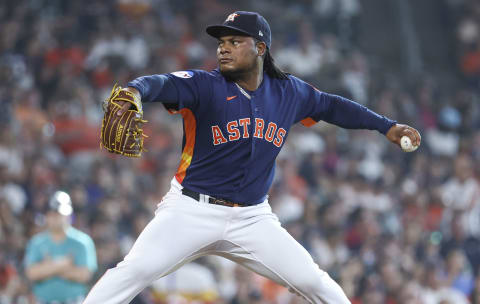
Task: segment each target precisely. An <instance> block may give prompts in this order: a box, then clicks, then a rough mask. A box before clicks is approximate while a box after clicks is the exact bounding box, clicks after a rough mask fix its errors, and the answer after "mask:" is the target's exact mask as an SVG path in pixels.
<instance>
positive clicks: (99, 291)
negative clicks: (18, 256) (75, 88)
mask: <svg viewBox="0 0 480 304" xmlns="http://www.w3.org/2000/svg"><path fill="white" fill-rule="evenodd" d="M206 31H207V33H208V34H209V35H211V36H213V37H215V38H216V39H217V40H218V47H217V58H218V68H217V69H215V70H213V71H210V72H208V71H202V70H188V71H178V72H173V73H170V74H160V75H152V76H144V77H140V78H137V79H135V80H133V81H131V82H129V83H128V85H127V88H124V89H122V88H117V89H116V90H117V91H116V93H115V94H116V95H115V94H113V95H112V97H111V98H110V103H114V104H115V106H114V107H115V109H116V111H114V112H111V113H109V115H108V117H107V118H106V120H104V125H105V126H104V127H105V128H110V129H108V130H112V128H113V130H117V131H113V132H111V131H110V133H111V134H116V137H118V138H113V139H111V140H110V139H109V135H108V134H110V133H108V134H107V133H105V134H106V136H104V138H102V140H103V141H104V142H103V145H104V146H106V147H107V148H108V146H109V145H111V149H112V150H113V152H114V153H120V154H122V152H121V151H122V147H123V146H125V145H127V146H129V147H130V146H131V147H136V146H138V149H137V151H141V149H142V143H143V139H142V136H141V134H140V131H139V130H140V129H139V128H138V126H136V127H131V128H129V129H131V130H133V131H126V134H130V135H129V136H130V138H132V137H131V136H133V137H135V136H136V137H135V138H136V141H132V143H131V144H124V142H127V140H123V139H122V136H123V135H122V134H123V133H122V132H124V129H125V127H124V126H123V125H120V127H121V128H120V129H115V127H112V126H110V125H111V122H114V121H126V118H123V117H127V116H126V113H128V111H134V112H135V115H137V118H136V121H138V122H144V121H143V120H142V118H141V115H138V114H139V113H140V114H141V102H162V103H163V105H164V106H165V107H166V108H167V110H168V111H169V112H170V113H179V114H181V115H182V117H183V132H184V135H183V145H182V146H183V152H182V156H181V160H180V164H179V166H178V170H177V172H176V174H175V177H174V178H173V179H172V182H171V188H170V191H169V192H168V193H167V194H166V195H165V196H164V198H163V199H162V201H161V202H160V203H159V204H158V209H157V211H156V215H155V217H154V218H153V219H152V221H151V222H150V223H149V224H148V225H147V226H146V227H145V229H144V230H143V232H142V233H141V234H140V236H139V237H138V239H137V240H136V242H135V244H134V245H133V247H132V249H131V250H130V252H129V253H128V254H127V255H126V256H125V258H124V260H123V261H121V262H120V263H119V264H118V265H117V266H116V267H115V268H113V269H109V270H108V271H107V272H106V273H105V274H104V276H103V277H102V278H101V279H100V280H99V281H98V283H97V284H96V285H95V286H94V287H93V288H92V290H91V291H90V293H89V295H88V296H87V298H86V300H85V302H84V303H88V304H97V303H107V304H108V303H128V302H129V301H130V300H131V299H132V298H133V297H134V296H135V295H136V294H137V293H139V292H140V291H141V290H142V289H143V288H145V287H146V286H148V285H149V284H150V283H151V282H152V281H154V280H156V279H158V278H160V277H162V276H165V275H167V274H169V273H171V272H173V271H175V270H176V269H178V268H179V267H181V266H182V265H183V264H185V263H188V262H190V261H192V260H194V259H196V258H198V257H200V256H203V255H209V254H213V255H218V256H222V257H225V258H227V259H230V260H232V261H235V262H237V263H239V264H241V265H243V266H245V267H247V268H249V269H251V270H252V271H255V272H256V273H258V274H260V275H263V276H265V277H268V278H270V279H272V280H274V281H275V282H277V283H279V284H281V285H283V286H286V287H288V288H289V289H290V290H291V291H292V292H295V293H297V294H299V295H300V296H302V297H304V298H305V299H307V300H308V301H309V302H311V303H328V304H344V303H350V301H349V300H348V299H347V297H346V296H345V294H344V292H343V291H342V289H341V288H340V286H339V285H338V284H337V283H336V282H335V281H334V280H333V279H331V278H330V276H329V275H328V274H327V273H326V272H324V271H323V270H321V269H319V267H318V266H317V265H316V264H315V263H314V261H313V260H312V257H311V256H310V254H309V253H308V252H307V251H306V250H305V249H304V248H303V247H302V246H301V245H300V244H299V243H298V242H297V241H296V240H295V239H294V238H293V237H292V236H290V235H289V234H288V232H287V231H286V230H285V229H284V228H282V226H281V225H280V222H279V221H278V218H277V217H276V216H275V215H274V214H273V213H272V210H271V208H270V206H269V204H268V196H267V193H268V190H269V187H270V186H271V184H272V179H273V176H274V173H275V159H276V157H277V155H278V153H279V152H280V149H281V148H282V146H283V145H284V143H285V141H286V140H287V137H288V133H289V130H290V128H291V126H292V125H293V124H295V123H302V124H303V125H305V126H307V127H308V126H312V125H314V124H315V123H316V122H318V121H320V120H323V121H326V122H328V123H331V124H335V125H337V126H340V127H342V128H347V129H369V130H377V131H378V132H380V133H382V134H385V135H386V137H387V138H388V140H390V141H391V142H393V143H395V144H397V145H400V139H401V138H402V137H403V136H406V137H408V138H409V139H410V141H411V143H412V145H415V146H418V145H420V134H419V133H418V131H417V130H415V129H413V128H411V127H409V126H406V125H402V124H397V123H396V122H395V121H393V120H390V119H388V118H386V117H384V116H381V115H378V114H376V113H374V112H372V111H370V110H369V109H367V108H366V107H364V106H361V105H359V104H357V103H355V102H353V101H351V100H348V99H345V98H342V97H340V96H336V95H331V94H327V93H324V92H321V91H319V90H317V89H316V88H315V87H313V86H311V85H310V84H308V83H306V82H304V81H302V80H301V79H299V78H297V77H295V76H293V75H290V74H287V73H284V72H283V71H281V70H280V69H279V68H277V67H276V66H275V64H274V62H273V59H272V56H271V53H270V46H271V32H270V26H269V25H268V23H267V21H266V20H265V19H264V18H263V17H262V16H260V15H259V14H257V13H254V12H244V11H237V12H235V13H232V14H230V15H229V16H228V17H227V18H226V20H225V21H224V22H223V24H220V25H212V26H209V27H207V29H206ZM115 96H122V97H121V98H116V97H115ZM132 109H133V110H132ZM106 116H107V115H106ZM133 116H134V115H132V117H133ZM122 119H123V120H122ZM118 130H120V131H118ZM135 130H137V131H135ZM111 137H115V136H114V135H112V136H111ZM114 146H115V147H114ZM113 147H114V148H113ZM128 154H135V155H138V153H134V152H132V151H129V152H128Z"/></svg>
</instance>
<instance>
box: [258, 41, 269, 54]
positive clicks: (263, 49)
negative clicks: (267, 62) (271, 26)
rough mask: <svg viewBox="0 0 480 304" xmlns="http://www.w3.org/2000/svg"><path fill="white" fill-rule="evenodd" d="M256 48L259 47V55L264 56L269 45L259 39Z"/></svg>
mask: <svg viewBox="0 0 480 304" xmlns="http://www.w3.org/2000/svg"><path fill="white" fill-rule="evenodd" d="M256 48H257V55H258V56H260V57H261V56H263V55H264V54H265V52H266V51H267V45H266V44H265V42H262V41H257V43H256Z"/></svg>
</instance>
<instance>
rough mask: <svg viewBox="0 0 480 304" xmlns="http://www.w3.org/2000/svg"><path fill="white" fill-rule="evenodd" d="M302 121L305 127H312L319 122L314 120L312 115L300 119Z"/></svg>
mask: <svg viewBox="0 0 480 304" xmlns="http://www.w3.org/2000/svg"><path fill="white" fill-rule="evenodd" d="M300 123H301V124H302V125H304V126H305V127H311V126H313V125H314V124H316V123H317V122H316V121H315V120H313V119H312V118H311V117H307V118H305V119H302V120H301V121H300Z"/></svg>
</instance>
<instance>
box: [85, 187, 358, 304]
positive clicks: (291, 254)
mask: <svg viewBox="0 0 480 304" xmlns="http://www.w3.org/2000/svg"><path fill="white" fill-rule="evenodd" d="M181 189H182V186H181V185H180V184H179V183H178V182H177V181H176V180H175V179H173V181H172V187H171V189H170V191H169V192H168V193H167V194H166V195H165V197H164V198H163V200H162V202H161V203H160V204H159V205H158V209H157V211H156V212H155V217H154V218H153V219H152V220H151V221H150V223H149V224H148V225H147V226H146V227H145V229H144V230H143V231H142V233H141V234H140V236H139V237H138V239H137V240H136V242H135V244H134V245H133V247H132V249H131V250H130V252H129V253H128V254H127V255H126V256H125V258H124V260H123V261H121V262H120V263H118V265H117V266H116V267H115V268H112V269H109V270H107V272H105V274H104V275H103V276H102V277H101V278H100V280H99V281H98V282H97V283H96V284H95V286H93V288H92V290H91V291H90V293H89V294H88V296H87V298H86V299H85V301H84V304H98V303H102V304H114V303H115V304H117V303H129V302H130V301H131V300H132V299H133V298H134V297H135V296H136V295H137V294H138V293H139V292H140V291H142V290H143V289H144V288H145V287H147V286H148V285H150V284H151V283H152V282H153V281H154V280H156V279H159V278H160V277H163V276H165V275H167V274H169V273H171V272H173V271H175V270H176V269H178V268H179V267H181V266H182V265H184V264H185V263H188V262H190V261H192V260H194V259H196V258H198V257H200V256H204V255H218V256H222V257H225V258H227V259H230V260H232V261H234V262H236V263H239V264H241V265H243V266H245V267H247V268H248V269H250V270H252V271H254V272H256V273H258V274H260V275H263V276H265V277H267V278H270V279H271V280H273V281H275V282H277V283H279V284H281V285H283V286H286V287H288V288H289V289H290V290H291V291H294V292H295V293H297V294H299V295H301V296H303V297H304V298H305V299H307V300H308V301H309V302H311V303H326V304H344V303H350V301H349V300H348V299H347V297H346V295H345V294H344V292H343V290H342V289H341V288H340V286H339V285H338V284H337V283H336V282H335V281H334V280H332V279H331V278H330V276H329V275H328V274H327V273H326V272H324V271H322V270H320V269H319V267H318V266H317V264H315V263H314V261H313V259H312V257H311V256H310V254H309V253H308V252H307V251H306V250H305V249H304V248H303V247H302V246H301V245H300V244H299V243H298V242H297V241H295V239H294V238H293V237H292V236H291V235H290V234H289V233H288V232H287V231H286V230H285V229H284V228H282V227H281V225H280V222H279V221H278V218H277V217H276V216H275V215H274V214H273V213H272V209H271V208H270V205H269V204H268V202H267V201H265V202H263V203H261V204H259V205H256V206H250V207H225V206H219V205H213V204H207V203H201V202H198V201H196V200H194V199H193V198H190V197H188V196H185V195H183V194H182V192H181ZM322 301H323V302H322Z"/></svg>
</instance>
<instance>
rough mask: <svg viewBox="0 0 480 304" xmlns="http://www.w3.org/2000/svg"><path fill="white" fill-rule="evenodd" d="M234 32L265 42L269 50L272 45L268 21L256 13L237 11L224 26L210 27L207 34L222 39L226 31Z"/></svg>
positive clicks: (229, 16) (228, 18)
mask: <svg viewBox="0 0 480 304" xmlns="http://www.w3.org/2000/svg"><path fill="white" fill-rule="evenodd" d="M228 30H233V31H236V32H240V33H242V34H245V35H248V36H251V37H253V38H256V39H258V40H260V41H263V42H265V44H266V45H267V47H268V48H270V45H271V43H272V34H271V32H270V25H268V22H267V20H265V18H263V17H262V16H261V15H260V14H258V13H255V12H244V11H237V12H235V13H232V14H230V15H228V17H227V19H225V21H224V22H223V24H216V25H210V26H208V27H207V34H209V35H210V36H213V37H215V38H220V37H221V36H222V35H224V34H225V32H226V31H228Z"/></svg>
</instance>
